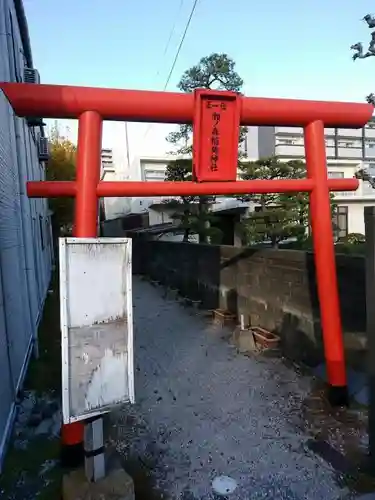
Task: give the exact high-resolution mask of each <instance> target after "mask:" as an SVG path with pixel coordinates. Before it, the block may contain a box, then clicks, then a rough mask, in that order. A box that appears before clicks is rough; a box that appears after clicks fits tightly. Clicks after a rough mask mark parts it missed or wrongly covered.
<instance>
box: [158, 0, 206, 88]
mask: <svg viewBox="0 0 375 500" xmlns="http://www.w3.org/2000/svg"><path fill="white" fill-rule="evenodd" d="M198 1H199V0H195V1H194V4H193V7H192V9H191V12H190V16H189V19H188V21H187V23H186V26H185V30H184V33H183V35H182V38H181V41H180V45H179V46H178V49H177V52H176V55H175V58H174V60H173V64H172V67H171V69H170V71H169V74H168V78H167V81H166V82H165V85H164V89H163V91H164V90H166V89H167V87H168V84H169V81H170V79H171V77H172V74H173V71H174V68H175V66H176V63H177V60H178V57H179V55H180V52H181V49H182V46H183V44H184V41H185V38H186V34H187V32H188V29H189V26H190V23H191V20H192V18H193V15H194V12H195V9H196V7H197V4H198Z"/></svg>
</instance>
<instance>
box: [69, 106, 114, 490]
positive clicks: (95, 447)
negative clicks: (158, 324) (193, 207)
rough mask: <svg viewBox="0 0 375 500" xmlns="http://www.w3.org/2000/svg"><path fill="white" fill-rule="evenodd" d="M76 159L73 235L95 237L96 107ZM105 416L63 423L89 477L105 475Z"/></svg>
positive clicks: (82, 130)
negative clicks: (103, 417) (83, 462)
mask: <svg viewBox="0 0 375 500" xmlns="http://www.w3.org/2000/svg"><path fill="white" fill-rule="evenodd" d="M78 123H79V127H78V146H77V161H76V175H77V177H76V182H77V192H76V200H75V215H74V228H73V235H74V236H75V237H76V238H96V237H97V233H98V200H97V194H96V189H97V185H98V182H99V176H100V151H101V143H102V118H101V116H100V115H99V114H98V113H97V112H95V111H85V112H84V113H82V115H81V116H80V117H79V119H78ZM103 445H104V443H103V419H102V417H97V418H95V419H90V420H89V421H87V422H86V423H83V422H74V423H72V424H66V425H63V428H62V456H63V457H65V459H64V460H63V461H64V462H65V464H66V465H68V466H73V467H76V466H77V465H79V464H80V462H81V463H82V461H83V460H82V459H83V456H84V457H85V470H86V476H87V478H88V480H94V481H97V480H99V479H101V478H102V477H104V476H105V463H104V449H103Z"/></svg>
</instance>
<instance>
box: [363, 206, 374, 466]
mask: <svg viewBox="0 0 375 500" xmlns="http://www.w3.org/2000/svg"><path fill="white" fill-rule="evenodd" d="M364 215H365V234H366V332H367V363H368V365H367V373H368V390H369V411H368V436H369V458H370V467H371V470H372V471H375V308H374V306H373V305H374V304H375V207H365V210H364Z"/></svg>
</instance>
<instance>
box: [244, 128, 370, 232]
mask: <svg viewBox="0 0 375 500" xmlns="http://www.w3.org/2000/svg"><path fill="white" fill-rule="evenodd" d="M325 142H326V154H327V167H328V176H329V177H335V178H345V177H346V178H352V177H353V176H354V173H355V171H356V170H357V169H358V168H359V167H367V168H369V169H370V170H373V171H374V172H375V120H372V121H370V122H369V123H368V124H367V125H366V126H365V127H364V128H363V129H359V130H357V129H337V128H326V129H325ZM247 151H248V155H249V157H250V158H251V159H256V158H266V157H269V156H272V155H276V156H278V157H279V158H281V159H284V160H291V159H298V158H300V159H304V157H305V150H304V139H303V129H302V128H298V127H249V131H248V137H247ZM335 200H336V202H337V205H338V218H339V220H340V231H339V235H340V236H345V235H346V234H348V233H361V234H364V220H363V209H364V207H365V206H367V205H373V204H374V203H375V190H374V189H372V188H371V186H370V185H369V184H368V183H367V182H362V181H360V187H359V189H358V190H357V191H356V192H351V191H344V192H338V193H335Z"/></svg>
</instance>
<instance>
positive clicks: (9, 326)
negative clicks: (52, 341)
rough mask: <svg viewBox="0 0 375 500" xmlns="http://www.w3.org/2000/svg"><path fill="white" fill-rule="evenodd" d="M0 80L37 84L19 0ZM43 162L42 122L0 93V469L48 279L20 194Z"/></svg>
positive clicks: (1, 14)
mask: <svg viewBox="0 0 375 500" xmlns="http://www.w3.org/2000/svg"><path fill="white" fill-rule="evenodd" d="M0 80H1V81H6V82H27V83H29V84H35V83H39V74H38V72H37V70H36V69H35V68H34V66H33V59H32V53H31V47H30V40H29V35H28V29H27V22H26V18H25V13H24V9H23V4H22V1H21V0H0ZM47 159H48V141H47V138H46V137H45V136H44V129H43V121H42V119H26V118H18V117H16V116H15V115H14V113H13V110H12V108H11V107H10V105H9V103H8V101H7V99H6V97H5V96H4V94H3V93H2V92H1V91H0V167H1V168H0V200H1V211H0V395H1V404H0V469H1V464H2V459H3V457H4V453H5V449H6V444H7V440H8V437H9V436H10V433H11V430H12V425H13V419H14V416H15V402H16V398H17V395H18V393H19V390H20V389H21V388H22V384H23V380H24V376H25V373H26V369H27V366H28V362H29V359H30V356H31V352H32V350H33V347H34V348H35V347H36V346H37V330H38V324H39V321H40V318H41V314H42V311H43V305H44V300H45V297H46V294H47V290H48V286H49V282H50V277H51V268H52V261H53V253H52V252H53V250H52V248H53V245H52V234H51V224H50V212H49V210H48V203H47V201H46V200H44V199H29V198H28V197H27V195H26V181H27V180H31V181H40V180H45V162H46V160H47Z"/></svg>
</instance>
